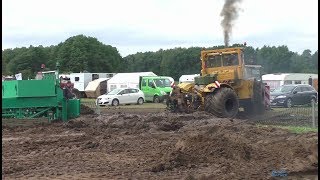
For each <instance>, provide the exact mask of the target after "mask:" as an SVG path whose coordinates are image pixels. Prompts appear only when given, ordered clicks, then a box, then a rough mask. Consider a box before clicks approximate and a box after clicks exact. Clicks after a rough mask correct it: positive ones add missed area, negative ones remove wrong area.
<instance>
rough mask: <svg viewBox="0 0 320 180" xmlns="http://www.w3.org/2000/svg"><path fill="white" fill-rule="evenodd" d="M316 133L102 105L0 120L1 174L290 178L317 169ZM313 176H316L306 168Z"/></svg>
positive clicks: (200, 115)
mask: <svg viewBox="0 0 320 180" xmlns="http://www.w3.org/2000/svg"><path fill="white" fill-rule="evenodd" d="M317 136H318V133H305V134H293V133H290V132H289V131H287V130H283V129H275V128H266V127H263V128H262V127H257V126H256V125H255V124H254V123H253V122H252V121H246V120H244V119H241V120H239V119H233V120H229V119H219V118H215V117H212V116H211V115H208V114H206V113H204V112H196V113H193V114H171V113H168V112H152V113H150V112H144V113H141V112H138V111H135V112H130V113H126V112H121V111H119V112H115V111H112V112H108V111H103V112H102V113H101V115H99V116H98V115H92V114H91V115H90V114H89V115H82V116H81V117H79V118H77V119H74V120H71V121H69V122H68V123H62V122H56V123H52V124H46V123H45V124H32V125H29V126H14V127H13V126H8V125H4V124H3V125H2V178H3V179H17V178H21V179H28V178H29V179H52V178H55V179H94V178H96V179H188V180H191V179H272V171H279V170H284V171H286V172H287V173H288V174H289V175H290V177H291V179H295V178H297V179H299V176H300V175H304V174H317V170H318V137H317ZM310 177H317V176H310Z"/></svg>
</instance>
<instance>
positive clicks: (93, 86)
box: [85, 78, 110, 98]
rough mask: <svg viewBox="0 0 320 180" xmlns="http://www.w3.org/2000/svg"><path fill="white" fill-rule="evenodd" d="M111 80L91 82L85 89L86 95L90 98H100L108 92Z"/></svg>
mask: <svg viewBox="0 0 320 180" xmlns="http://www.w3.org/2000/svg"><path fill="white" fill-rule="evenodd" d="M109 79H110V78H99V79H96V80H94V81H91V82H89V84H88V85H87V87H86V89H85V93H86V95H87V97H88V98H97V97H98V96H100V95H102V94H105V93H106V91H107V81H108V80H109Z"/></svg>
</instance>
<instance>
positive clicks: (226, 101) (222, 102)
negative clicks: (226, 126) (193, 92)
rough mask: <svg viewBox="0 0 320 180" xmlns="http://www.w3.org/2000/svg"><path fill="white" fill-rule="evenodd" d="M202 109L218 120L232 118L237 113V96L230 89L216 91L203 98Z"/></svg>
mask: <svg viewBox="0 0 320 180" xmlns="http://www.w3.org/2000/svg"><path fill="white" fill-rule="evenodd" d="M204 109H205V111H207V112H209V113H211V114H213V115H215V116H217V117H220V118H234V117H235V116H236V115H237V114H238V111H239V100H238V96H237V94H236V93H235V92H234V90H232V89H230V88H220V89H217V90H216V92H214V93H212V94H208V95H207V96H206V97H205V103H204Z"/></svg>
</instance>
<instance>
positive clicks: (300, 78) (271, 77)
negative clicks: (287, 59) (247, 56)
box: [262, 73, 318, 90]
mask: <svg viewBox="0 0 320 180" xmlns="http://www.w3.org/2000/svg"><path fill="white" fill-rule="evenodd" d="M310 77H311V78H312V79H316V78H318V74H307V73H279V74H265V75H262V81H263V82H264V83H267V85H269V86H270V89H271V90H273V89H275V88H277V87H279V86H282V85H285V84H308V80H309V78H310Z"/></svg>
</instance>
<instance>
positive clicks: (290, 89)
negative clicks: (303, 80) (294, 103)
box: [272, 86, 295, 93]
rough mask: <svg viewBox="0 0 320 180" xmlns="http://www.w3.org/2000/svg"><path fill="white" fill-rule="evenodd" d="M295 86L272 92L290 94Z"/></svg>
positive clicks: (282, 87)
mask: <svg viewBox="0 0 320 180" xmlns="http://www.w3.org/2000/svg"><path fill="white" fill-rule="evenodd" d="M294 88H295V86H280V87H278V88H276V89H274V90H273V91H272V92H274V93H288V92H291V91H292V90H293V89H294Z"/></svg>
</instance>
